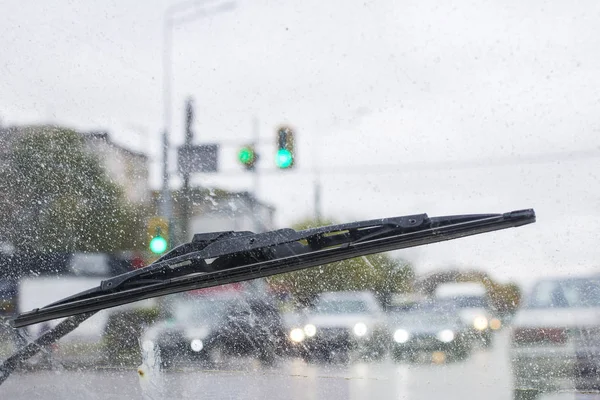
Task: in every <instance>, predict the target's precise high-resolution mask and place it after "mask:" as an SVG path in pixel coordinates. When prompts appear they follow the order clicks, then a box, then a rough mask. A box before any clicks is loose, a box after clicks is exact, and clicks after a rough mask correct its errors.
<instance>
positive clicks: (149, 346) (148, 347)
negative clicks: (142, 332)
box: [142, 340, 154, 351]
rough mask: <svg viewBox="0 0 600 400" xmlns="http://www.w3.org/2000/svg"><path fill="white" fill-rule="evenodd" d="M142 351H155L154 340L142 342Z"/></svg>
mask: <svg viewBox="0 0 600 400" xmlns="http://www.w3.org/2000/svg"><path fill="white" fill-rule="evenodd" d="M142 350H144V351H152V350H154V342H153V341H152V340H144V341H143V342H142Z"/></svg>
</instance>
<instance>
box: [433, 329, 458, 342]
mask: <svg viewBox="0 0 600 400" xmlns="http://www.w3.org/2000/svg"><path fill="white" fill-rule="evenodd" d="M436 337H437V338H438V340H439V341H440V342H444V343H450V342H451V341H453V340H454V332H452V331H451V330H450V329H444V330H443V331H439V332H438V334H437V335H436Z"/></svg>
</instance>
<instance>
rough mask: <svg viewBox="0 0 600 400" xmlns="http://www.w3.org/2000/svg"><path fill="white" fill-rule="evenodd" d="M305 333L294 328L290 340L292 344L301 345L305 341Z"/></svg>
mask: <svg viewBox="0 0 600 400" xmlns="http://www.w3.org/2000/svg"><path fill="white" fill-rule="evenodd" d="M304 337H305V336H304V331H303V330H302V329H300V328H294V329H292V330H291V331H290V339H291V340H292V342H296V343H300V342H301V341H303V340H304Z"/></svg>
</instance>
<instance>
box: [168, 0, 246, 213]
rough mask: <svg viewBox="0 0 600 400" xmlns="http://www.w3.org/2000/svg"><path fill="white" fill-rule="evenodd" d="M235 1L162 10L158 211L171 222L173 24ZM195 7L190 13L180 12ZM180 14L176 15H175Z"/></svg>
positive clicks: (225, 7) (226, 7) (197, 1)
mask: <svg viewBox="0 0 600 400" xmlns="http://www.w3.org/2000/svg"><path fill="white" fill-rule="evenodd" d="M215 3H216V5H215V6H213V7H210V8H205V7H202V8H198V6H203V5H210V4H215ZM235 7H236V4H235V2H232V1H229V2H224V3H219V2H218V1H214V0H213V1H211V0H204V1H202V0H195V1H194V0H192V1H184V2H181V3H177V4H173V5H172V6H170V7H169V8H167V9H166V10H165V13H164V15H163V53H162V61H163V118H164V130H163V135H162V148H163V154H162V156H163V173H162V190H161V192H162V194H161V197H162V199H161V200H162V201H161V203H160V205H161V208H160V214H161V215H162V216H163V217H165V218H167V220H169V221H171V216H172V215H171V214H172V206H171V191H170V188H169V146H170V143H169V131H170V130H171V106H172V104H171V80H172V74H173V71H172V67H173V66H172V56H173V54H172V53H173V30H174V28H175V27H176V26H178V25H182V24H184V23H187V22H191V21H194V20H197V19H200V18H203V17H208V16H211V15H214V14H218V13H221V12H227V11H230V10H233V9H234V8H235ZM192 8H194V11H193V12H190V13H186V14H183V15H182V13H183V12H185V11H188V10H190V11H191V9H192ZM178 15H179V17H177V16H178Z"/></svg>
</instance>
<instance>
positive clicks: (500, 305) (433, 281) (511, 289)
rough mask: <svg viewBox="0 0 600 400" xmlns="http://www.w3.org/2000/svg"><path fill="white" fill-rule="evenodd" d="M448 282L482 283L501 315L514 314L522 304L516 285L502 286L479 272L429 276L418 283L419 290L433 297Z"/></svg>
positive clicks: (441, 272) (456, 272) (454, 270)
mask: <svg viewBox="0 0 600 400" xmlns="http://www.w3.org/2000/svg"><path fill="white" fill-rule="evenodd" d="M446 282H481V283H483V285H484V286H485V287H486V289H487V292H488V294H489V297H490V301H491V303H492V307H493V308H494V309H495V310H496V311H497V312H498V313H501V314H510V313H513V312H514V311H515V310H516V309H517V308H518V307H519V304H520V302H521V290H520V288H519V286H518V285H516V284H515V283H506V284H502V283H499V282H495V281H494V280H493V279H492V278H490V276H489V275H488V274H487V273H485V272H482V271H478V270H458V269H450V270H446V271H438V272H434V273H432V274H429V275H428V276H426V277H425V278H423V279H421V280H419V281H418V282H417V283H416V285H415V286H416V288H417V290H420V291H421V292H423V293H424V294H427V295H433V293H434V292H435V289H436V287H437V286H438V285H440V284H442V283H446Z"/></svg>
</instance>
